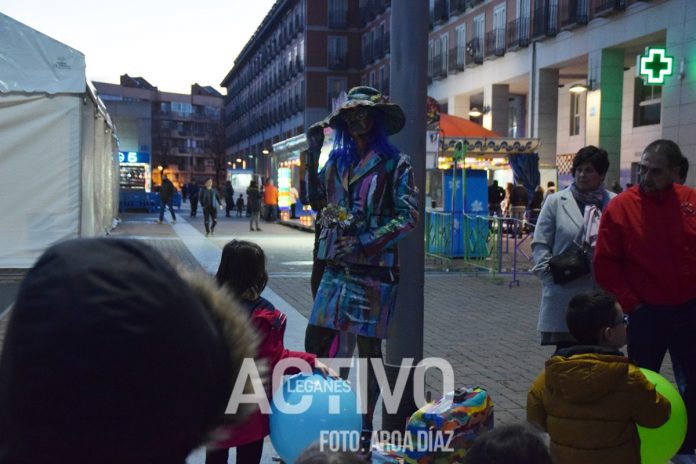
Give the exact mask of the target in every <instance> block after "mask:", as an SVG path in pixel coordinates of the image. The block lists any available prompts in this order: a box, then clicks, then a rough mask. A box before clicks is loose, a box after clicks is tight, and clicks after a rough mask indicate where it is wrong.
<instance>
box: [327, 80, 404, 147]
mask: <svg viewBox="0 0 696 464" xmlns="http://www.w3.org/2000/svg"><path fill="white" fill-rule="evenodd" d="M361 106H362V107H367V108H372V109H374V110H376V111H380V112H381V113H382V114H383V115H384V127H385V130H386V131H387V134H389V135H392V134H396V133H397V132H399V131H400V130H401V129H403V127H404V125H405V124H406V115H404V111H403V110H402V109H401V107H400V106H399V105H397V104H395V103H388V102H387V99H386V98H385V97H384V95H382V94H381V93H380V92H379V90H377V89H374V88H372V87H367V86H364V85H362V86H360V87H353V88H352V89H350V90H349V91H348V97H347V98H346V101H345V102H344V103H343V105H341V107H340V108H339V109H337V110H336V111H334V112H333V113H331V114H330V115H329V116H328V117H327V118H326V119H325V120H324V125H327V126H331V127H336V125H337V120H338V119H342V117H343V115H344V114H345V113H346V112H347V111H350V110H352V109H355V108H358V107H361Z"/></svg>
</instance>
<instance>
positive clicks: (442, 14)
mask: <svg viewBox="0 0 696 464" xmlns="http://www.w3.org/2000/svg"><path fill="white" fill-rule="evenodd" d="M430 14H431V16H432V17H431V22H432V23H433V24H434V25H436V26H437V25H438V24H444V23H446V22H447V20H448V19H449V12H448V11H447V8H446V5H445V0H435V2H434V4H433V11H431V13H430Z"/></svg>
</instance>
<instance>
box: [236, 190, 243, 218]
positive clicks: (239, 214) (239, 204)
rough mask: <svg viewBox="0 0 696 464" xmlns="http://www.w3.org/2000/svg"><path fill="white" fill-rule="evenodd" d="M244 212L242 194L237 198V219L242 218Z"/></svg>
mask: <svg viewBox="0 0 696 464" xmlns="http://www.w3.org/2000/svg"><path fill="white" fill-rule="evenodd" d="M243 212H244V197H242V194H241V193H240V194H239V198H237V217H242V213H243Z"/></svg>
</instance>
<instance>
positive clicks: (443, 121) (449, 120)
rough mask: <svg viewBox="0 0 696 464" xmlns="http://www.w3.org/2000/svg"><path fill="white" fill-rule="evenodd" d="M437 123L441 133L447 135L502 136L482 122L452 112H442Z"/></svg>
mask: <svg viewBox="0 0 696 464" xmlns="http://www.w3.org/2000/svg"><path fill="white" fill-rule="evenodd" d="M437 125H438V128H439V132H440V135H441V136H443V135H444V136H445V137H483V138H485V137H500V135H499V134H498V133H497V132H493V131H492V130H489V129H486V128H485V127H483V126H482V125H480V124H477V123H475V122H473V121H470V120H468V119H464V118H460V117H458V116H453V115H451V114H445V113H440V121H439V122H438V123H437Z"/></svg>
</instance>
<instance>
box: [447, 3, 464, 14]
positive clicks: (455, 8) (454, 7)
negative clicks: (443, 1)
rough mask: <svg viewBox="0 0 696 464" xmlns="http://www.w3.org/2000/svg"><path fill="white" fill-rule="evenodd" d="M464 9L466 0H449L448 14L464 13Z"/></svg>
mask: <svg viewBox="0 0 696 464" xmlns="http://www.w3.org/2000/svg"><path fill="white" fill-rule="evenodd" d="M465 10H466V0H450V2H449V14H450V16H454V15H458V14H461V13H464V11H465Z"/></svg>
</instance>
